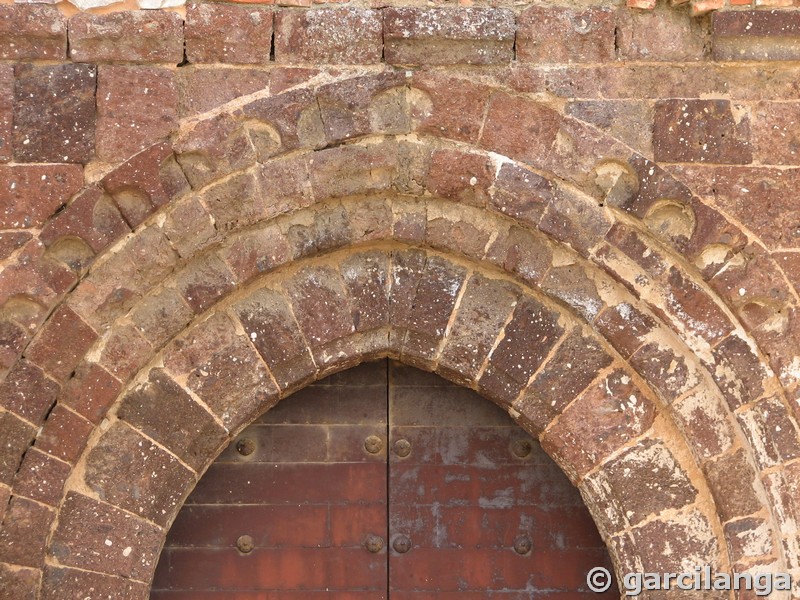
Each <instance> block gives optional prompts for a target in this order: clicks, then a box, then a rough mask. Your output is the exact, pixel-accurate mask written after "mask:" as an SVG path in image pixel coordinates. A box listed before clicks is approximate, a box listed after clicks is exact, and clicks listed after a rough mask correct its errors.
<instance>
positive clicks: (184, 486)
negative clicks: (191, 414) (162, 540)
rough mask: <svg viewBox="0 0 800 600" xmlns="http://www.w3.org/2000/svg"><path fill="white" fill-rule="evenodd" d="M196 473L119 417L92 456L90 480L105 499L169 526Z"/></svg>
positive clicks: (87, 477)
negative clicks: (168, 523)
mask: <svg viewBox="0 0 800 600" xmlns="http://www.w3.org/2000/svg"><path fill="white" fill-rule="evenodd" d="M194 477H195V474H194V473H193V472H192V471H190V470H189V469H187V468H186V467H185V466H183V465H182V464H181V463H180V462H179V461H178V459H177V458H175V457H174V456H172V455H171V454H168V453H167V452H166V451H164V450H162V449H161V448H159V447H158V446H156V445H155V444H154V443H153V442H151V441H149V440H148V439H147V438H145V437H143V436H142V435H141V434H140V433H138V432H137V431H136V430H134V429H132V428H131V427H130V426H128V425H126V424H125V423H123V422H121V421H117V422H116V423H114V424H113V425H112V426H111V427H109V428H108V429H107V430H106V431H105V432H104V433H103V435H102V437H101V438H100V440H98V442H97V443H96V444H95V445H94V447H93V448H92V450H91V451H90V452H89V454H88V455H87V457H86V471H85V476H84V479H85V481H86V485H88V486H89V488H91V489H92V490H93V491H94V492H95V493H96V494H98V496H99V497H100V498H102V499H103V500H105V501H107V502H110V503H111V504H114V505H116V506H119V507H120V508H124V509H125V510H127V511H130V512H132V513H134V514H137V515H140V516H142V517H143V518H145V519H148V520H149V521H154V522H156V523H158V524H159V525H162V526H164V525H166V523H167V522H169V520H170V519H171V517H172V513H173V511H175V510H177V509H178V507H179V506H180V505H181V502H182V500H183V497H184V494H186V492H187V491H188V489H189V486H190V485H193V484H194V481H195V479H194ZM162 481H164V482H167V481H169V484H166V483H162ZM94 521H95V528H96V530H99V528H97V527H96V525H97V520H96V519H95V520H94ZM122 531H124V530H122ZM123 547H124V546H123ZM89 548H91V546H89ZM121 552H122V550H120V553H121ZM79 555H80V554H79ZM62 562H63V561H62ZM125 562H126V563H127V562H128V561H125ZM65 564H72V565H74V566H78V565H75V564H74V563H72V562H68V563H65Z"/></svg>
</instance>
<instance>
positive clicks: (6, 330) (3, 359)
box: [0, 319, 31, 374]
mask: <svg viewBox="0 0 800 600" xmlns="http://www.w3.org/2000/svg"><path fill="white" fill-rule="evenodd" d="M30 338H31V336H30V334H29V333H28V332H27V331H26V330H25V328H24V327H23V326H22V325H20V324H18V323H13V322H11V320H9V319H3V320H0V373H2V374H5V373H6V372H7V371H8V369H10V368H11V367H12V366H13V365H14V363H15V362H17V359H19V357H20V354H22V350H23V349H24V348H25V346H26V345H27V344H28V341H29V340H30Z"/></svg>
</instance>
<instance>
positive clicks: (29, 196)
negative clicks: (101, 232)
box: [0, 165, 83, 229]
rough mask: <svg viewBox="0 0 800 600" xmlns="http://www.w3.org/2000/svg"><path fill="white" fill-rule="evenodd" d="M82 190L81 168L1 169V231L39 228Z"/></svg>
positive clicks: (42, 166) (11, 167) (53, 166)
mask: <svg viewBox="0 0 800 600" xmlns="http://www.w3.org/2000/svg"><path fill="white" fill-rule="evenodd" d="M82 186H83V170H82V169H81V167H80V165H14V166H7V167H6V166H2V167H0V227H2V228H6V229H22V228H27V227H34V228H36V227H41V225H42V224H43V223H44V222H45V221H46V220H47V219H48V218H49V217H51V216H52V215H53V214H54V213H55V212H56V210H58V209H59V208H61V207H63V206H64V205H66V204H67V202H68V201H69V199H70V197H71V196H72V195H73V194H75V193H76V192H77V191H78V190H80V188H81V187H82Z"/></svg>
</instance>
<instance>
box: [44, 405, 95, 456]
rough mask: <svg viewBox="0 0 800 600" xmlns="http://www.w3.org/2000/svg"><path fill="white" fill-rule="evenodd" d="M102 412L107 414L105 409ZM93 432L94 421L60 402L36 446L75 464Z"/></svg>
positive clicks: (51, 414)
mask: <svg viewBox="0 0 800 600" xmlns="http://www.w3.org/2000/svg"><path fill="white" fill-rule="evenodd" d="M106 408H108V407H106ZM102 413H103V414H105V411H102ZM91 432H92V423H90V422H89V421H87V420H86V419H84V418H83V417H82V416H80V415H78V414H76V413H74V412H72V410H70V409H69V408H65V405H62V404H60V403H59V404H57V405H56V406H55V408H54V409H53V412H51V413H50V415H49V416H48V418H47V421H46V422H45V424H44V427H43V428H42V431H41V433H40V434H39V435H38V436H37V437H36V447H37V448H38V449H39V450H41V451H42V452H47V453H48V454H52V455H53V456H55V457H56V458H60V459H61V460H63V461H66V462H68V463H70V464H75V462H76V461H77V460H78V457H79V456H80V455H81V453H82V452H83V450H84V449H85V445H86V441H87V440H88V439H89V435H90V434H91Z"/></svg>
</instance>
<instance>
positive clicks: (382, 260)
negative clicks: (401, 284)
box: [339, 250, 389, 331]
mask: <svg viewBox="0 0 800 600" xmlns="http://www.w3.org/2000/svg"><path fill="white" fill-rule="evenodd" d="M388 260H389V259H388V257H387V255H386V254H385V253H384V252H382V251H378V250H374V251H370V252H364V253H360V254H354V255H352V256H350V257H349V258H347V259H346V260H345V261H343V262H342V265H341V267H340V269H339V272H340V274H341V276H342V279H344V282H345V285H346V286H347V291H348V292H349V294H350V298H351V301H352V305H353V325H354V326H355V328H356V331H370V330H373V329H378V328H380V327H385V326H387V325H388V324H389V262H388Z"/></svg>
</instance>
